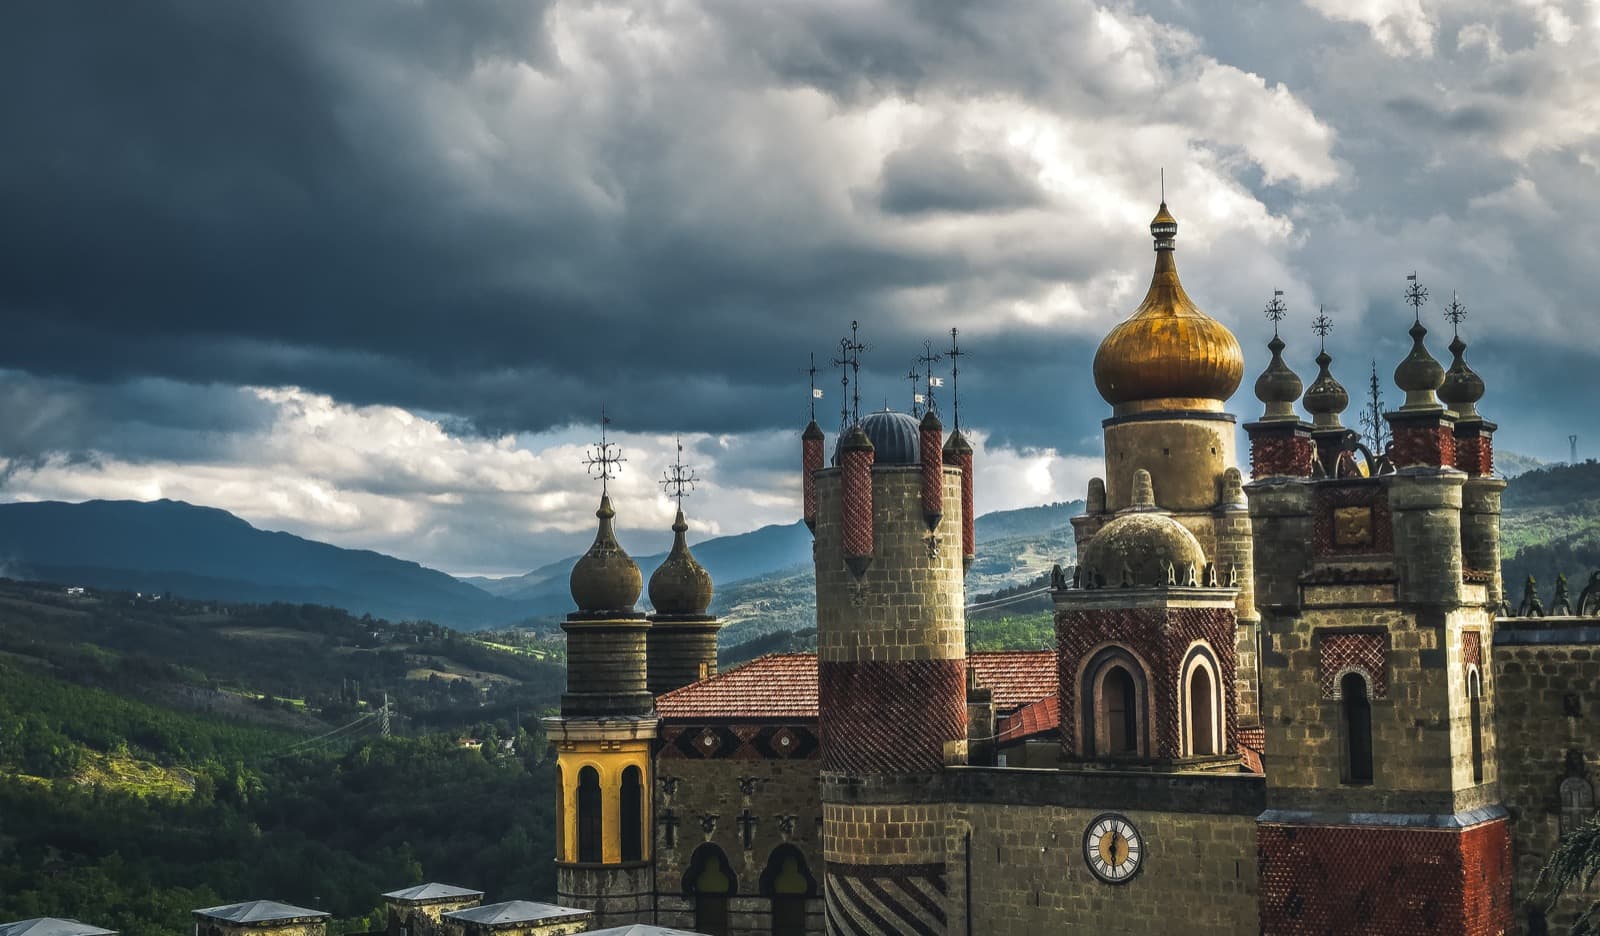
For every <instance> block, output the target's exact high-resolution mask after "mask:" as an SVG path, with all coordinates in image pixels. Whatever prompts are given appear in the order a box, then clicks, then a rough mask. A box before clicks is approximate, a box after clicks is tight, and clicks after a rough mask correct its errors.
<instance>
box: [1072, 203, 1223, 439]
mask: <svg viewBox="0 0 1600 936" xmlns="http://www.w3.org/2000/svg"><path fill="white" fill-rule="evenodd" d="M1150 233H1151V235H1152V236H1154V237H1155V250H1156V269H1155V275H1154V276H1152V277H1151V279H1150V290H1149V292H1147V293H1146V294H1145V297H1144V302H1142V303H1140V304H1139V308H1138V309H1136V310H1135V311H1134V313H1133V315H1132V316H1130V317H1129V318H1128V319H1127V320H1125V321H1123V322H1122V323H1121V324H1119V325H1117V327H1116V328H1113V329H1112V330H1111V333H1110V334H1109V335H1106V337H1105V340H1104V341H1102V342H1100V350H1098V351H1096V352H1095V355H1094V384H1095V387H1096V388H1097V389H1098V390H1099V391H1100V395H1101V396H1102V397H1104V398H1105V400H1106V402H1107V403H1110V404H1111V405H1112V407H1113V408H1114V412H1115V413H1116V414H1117V415H1119V416H1122V415H1128V414H1131V413H1140V412H1150V411H1156V410H1209V411H1218V412H1220V411H1221V410H1222V404H1223V402H1224V401H1226V400H1227V399H1228V398H1229V397H1231V396H1233V392H1234V391H1235V390H1237V389H1239V381H1240V380H1242V379H1243V378H1244V351H1243V350H1242V349H1241V348H1240V347H1239V340H1238V339H1237V338H1235V337H1234V336H1233V332H1231V331H1229V330H1228V328H1227V326H1225V325H1223V324H1222V323H1221V322H1219V321H1217V320H1216V319H1214V318H1212V317H1211V316H1209V315H1207V314H1205V313H1204V312H1202V311H1200V307H1199V306H1197V305H1195V304H1194V301H1193V300H1191V299H1190V298H1189V295H1188V293H1186V292H1184V291H1183V283H1181V282H1180V281H1179V280H1178V267H1177V264H1176V262H1175V261H1174V260H1173V249H1174V241H1176V239H1177V236H1178V222H1177V221H1176V220H1175V219H1174V218H1173V217H1172V214H1171V213H1170V212H1168V211H1167V203H1166V202H1162V203H1161V210H1160V211H1159V212H1158V213H1157V214H1156V216H1155V219H1154V220H1153V221H1151V222H1150Z"/></svg>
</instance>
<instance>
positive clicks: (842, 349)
mask: <svg viewBox="0 0 1600 936" xmlns="http://www.w3.org/2000/svg"><path fill="white" fill-rule="evenodd" d="M860 328H861V323H860V322H854V321H852V322H851V323H850V337H848V338H840V339H839V356H838V357H836V358H834V359H833V366H835V367H837V368H839V373H840V375H841V376H840V381H839V382H840V383H842V384H843V385H844V392H843V393H842V394H840V399H839V431H840V432H841V433H842V432H843V431H844V430H846V429H848V428H850V426H851V425H852V424H853V423H852V420H854V421H860V419H861V352H863V351H865V350H867V346H866V345H865V344H863V343H862V342H861V341H860V339H859V336H858V333H859V330H860ZM852 381H853V382H854V387H853V388H852V386H851V383H852ZM846 401H848V402H849V404H850V406H849V408H846V406H845V403H846Z"/></svg>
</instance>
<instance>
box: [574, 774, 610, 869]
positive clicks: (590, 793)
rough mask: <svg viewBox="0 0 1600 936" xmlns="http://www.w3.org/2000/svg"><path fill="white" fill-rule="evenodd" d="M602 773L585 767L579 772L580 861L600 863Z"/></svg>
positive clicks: (601, 853) (601, 858) (601, 854)
mask: <svg viewBox="0 0 1600 936" xmlns="http://www.w3.org/2000/svg"><path fill="white" fill-rule="evenodd" d="M601 829H602V827H601V823H600V771H598V770H595V769H594V768H593V767H585V768H583V769H582V770H580V771H578V860H579V861H591V862H595V863H597V864H598V863H599V862H601V861H603V860H604V858H603V855H604V852H603V851H602V849H601V844H600V843H601V841H602V839H601V837H600V836H601Z"/></svg>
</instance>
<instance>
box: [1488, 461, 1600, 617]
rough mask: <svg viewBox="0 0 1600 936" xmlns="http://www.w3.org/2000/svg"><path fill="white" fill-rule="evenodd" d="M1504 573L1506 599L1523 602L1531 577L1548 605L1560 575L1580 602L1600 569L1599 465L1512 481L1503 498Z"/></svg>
mask: <svg viewBox="0 0 1600 936" xmlns="http://www.w3.org/2000/svg"><path fill="white" fill-rule="evenodd" d="M1501 509H1502V511H1503V513H1502V515H1501V518H1500V570H1501V573H1502V575H1503V576H1504V578H1505V589H1506V596H1507V597H1508V598H1509V599H1510V600H1511V603H1512V604H1513V605H1514V604H1516V603H1518V602H1519V601H1520V600H1521V598H1522V587H1523V583H1524V582H1526V581H1527V579H1528V576H1530V575H1531V576H1533V577H1534V578H1535V579H1536V580H1537V582H1538V588H1539V596H1540V598H1542V599H1543V600H1544V601H1545V602H1546V603H1547V605H1546V606H1547V607H1548V602H1549V601H1550V597H1551V594H1552V593H1553V592H1554V589H1555V579H1556V576H1557V575H1565V576H1566V577H1567V583H1568V587H1569V590H1570V592H1571V595H1572V600H1573V601H1576V600H1577V598H1578V592H1580V591H1581V590H1582V589H1583V586H1584V585H1585V584H1586V583H1587V582H1588V581H1589V576H1590V574H1591V573H1593V572H1596V571H1600V462H1595V461H1594V460H1592V459H1591V460H1589V461H1586V462H1580V463H1578V464H1576V465H1546V466H1544V467H1541V468H1535V469H1533V470H1531V471H1528V472H1525V473H1523V474H1520V475H1518V476H1517V477H1515V478H1512V479H1511V480H1510V481H1509V482H1508V483H1507V484H1506V490H1505V493H1504V494H1503V495H1502V496H1501Z"/></svg>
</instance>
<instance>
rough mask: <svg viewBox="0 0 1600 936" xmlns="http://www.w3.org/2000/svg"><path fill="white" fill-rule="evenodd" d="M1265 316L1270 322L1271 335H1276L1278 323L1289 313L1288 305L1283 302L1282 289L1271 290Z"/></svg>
mask: <svg viewBox="0 0 1600 936" xmlns="http://www.w3.org/2000/svg"><path fill="white" fill-rule="evenodd" d="M1266 312H1267V318H1268V319H1269V320H1270V321H1271V322H1272V337H1274V338H1276V337H1278V323H1279V322H1281V321H1283V317H1284V316H1285V315H1288V314H1289V307H1288V306H1287V305H1284V303H1283V290H1281V289H1274V290H1273V291H1272V301H1271V302H1269V303H1267V310H1266Z"/></svg>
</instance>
